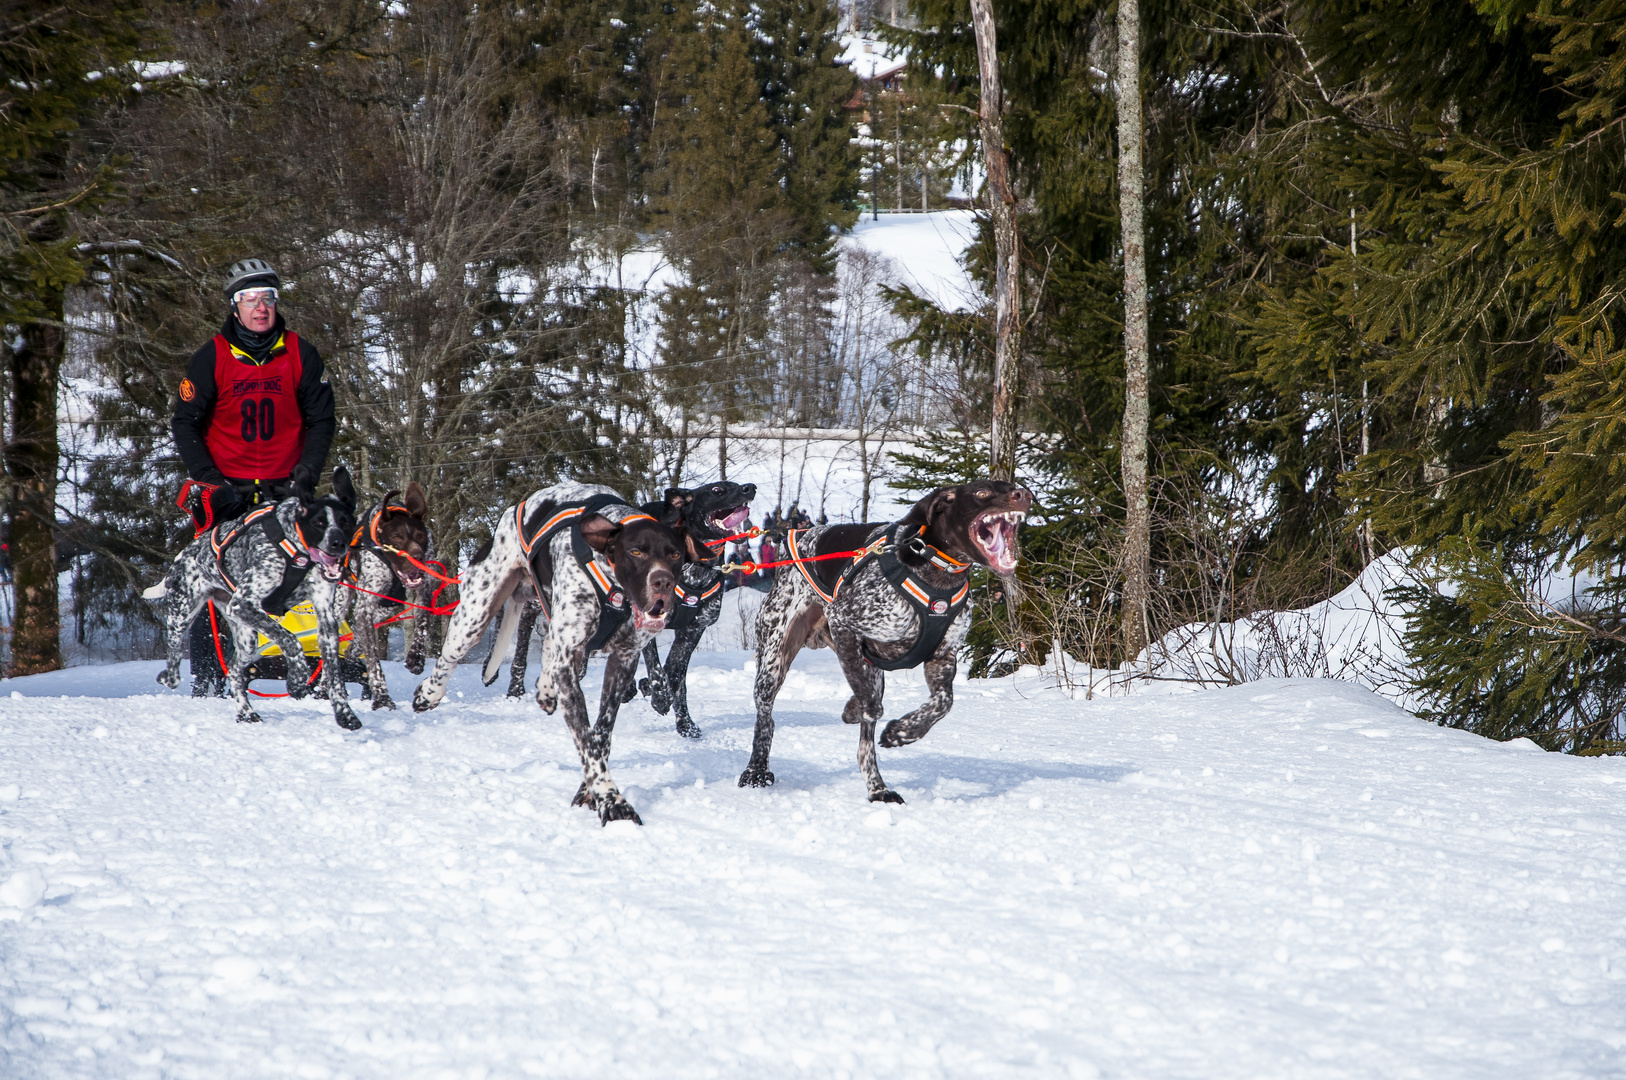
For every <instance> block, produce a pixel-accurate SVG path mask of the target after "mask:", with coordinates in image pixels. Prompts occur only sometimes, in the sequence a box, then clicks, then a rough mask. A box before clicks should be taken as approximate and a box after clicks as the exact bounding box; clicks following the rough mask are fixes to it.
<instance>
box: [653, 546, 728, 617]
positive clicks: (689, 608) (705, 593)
mask: <svg viewBox="0 0 1626 1080" xmlns="http://www.w3.org/2000/svg"><path fill="white" fill-rule="evenodd" d="M689 565H690V566H694V565H696V564H694V563H690V564H689ZM699 565H701V566H703V567H704V568H705V570H706V571H707V573H706V577H705V579H704V580H705V581H706V584H704V585H701V584H696V585H695V586H694V587H693V589H692V590H691V589H685V588H684V587H683V583H682V582H681V581H680V582H678V583H677V585H676V586H674V587H673V590H672V591H673V593H675V594H676V597H677V606H676V607H674V608H673V609H672V615H671V617H670V618H668V619H667V620H666V628H667V629H668V630H682V629H683V628H684V627H687V626H693V625H694V622H695V620H696V619H698V618H699V617H700V607H701V605H703V604H704V603H705V602H706V601H707V600H710V599H711V598H712V597H714V596H716V595H717V594H718V593H720V592H722V591H723V573H722V571H721V570H718V569H717V568H716V567H714V566H712V565H711V564H710V563H701V564H699Z"/></svg>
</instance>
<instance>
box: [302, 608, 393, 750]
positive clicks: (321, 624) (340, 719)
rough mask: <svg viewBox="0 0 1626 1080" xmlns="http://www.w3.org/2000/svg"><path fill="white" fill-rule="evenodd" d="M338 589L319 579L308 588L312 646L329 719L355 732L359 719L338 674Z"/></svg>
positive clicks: (359, 724) (358, 726)
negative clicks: (328, 705) (313, 613)
mask: <svg viewBox="0 0 1626 1080" xmlns="http://www.w3.org/2000/svg"><path fill="white" fill-rule="evenodd" d="M339 589H340V586H338V585H331V584H328V583H327V582H322V583H321V584H319V585H318V586H317V587H316V588H315V589H313V590H312V592H313V593H314V595H313V596H312V597H311V600H312V605H311V606H312V607H314V608H316V648H317V651H318V652H319V653H320V655H321V657H322V685H323V686H324V687H325V688H326V689H327V696H328V701H329V702H331V703H332V705H333V720H334V722H335V723H337V724H338V725H339V726H340V727H342V728H344V729H345V730H346V731H355V730H357V729H358V728H360V727H361V721H360V720H359V719H358V718H357V717H356V713H355V710H353V709H352V708H350V700H349V693H348V692H347V691H346V689H345V685H344V676H343V675H342V674H340V673H339V621H340V611H339V609H340V607H341V606H342V604H343V598H342V597H340V596H338V595H337V593H338V592H339ZM369 663H372V664H377V663H378V661H376V660H371V661H369Z"/></svg>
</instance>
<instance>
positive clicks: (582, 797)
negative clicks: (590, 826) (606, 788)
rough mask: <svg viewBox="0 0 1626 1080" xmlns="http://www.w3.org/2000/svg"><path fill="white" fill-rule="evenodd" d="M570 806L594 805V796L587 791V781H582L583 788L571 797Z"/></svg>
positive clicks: (578, 789)
mask: <svg viewBox="0 0 1626 1080" xmlns="http://www.w3.org/2000/svg"><path fill="white" fill-rule="evenodd" d="M570 805H571V806H592V805H593V796H592V795H591V794H590V793H589V792H588V790H587V781H586V780H583V781H582V786H581V787H579V788H577V789H576V794H575V795H573V796H571V799H570Z"/></svg>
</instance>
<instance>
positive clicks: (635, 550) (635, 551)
mask: <svg viewBox="0 0 1626 1080" xmlns="http://www.w3.org/2000/svg"><path fill="white" fill-rule="evenodd" d="M632 556H633V558H635V559H641V558H643V557H644V553H643V552H642V551H641V550H639V549H638V548H633V549H632Z"/></svg>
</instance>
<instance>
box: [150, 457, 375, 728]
mask: <svg viewBox="0 0 1626 1080" xmlns="http://www.w3.org/2000/svg"><path fill="white" fill-rule="evenodd" d="M355 514H356V491H355V488H354V486H353V485H352V484H351V482H350V473H349V472H348V471H347V470H346V469H345V468H344V467H343V466H340V467H338V468H336V469H334V470H333V494H331V495H326V496H323V497H322V498H320V499H318V498H315V497H314V496H313V495H312V494H311V493H310V492H308V491H300V492H297V493H295V494H294V495H292V496H290V497H289V498H285V499H282V500H281V501H279V502H276V503H267V504H266V505H264V506H261V507H260V508H258V509H256V510H252V511H250V512H249V513H248V514H246V515H245V516H243V517H242V518H239V519H237V520H235V521H228V522H223V523H221V524H219V525H217V526H215V527H214V528H213V529H211V530H210V531H208V532H206V533H204V534H202V535H201V536H199V537H197V538H196V539H194V540H193V541H192V542H191V543H190V544H188V545H187V546H186V548H185V549H183V550H182V551H181V553H180V554H179V555H177V556H176V557H175V560H174V562H172V563H171V564H170V568H169V572H168V573H167V574H166V575H165V576H164V580H163V581H162V582H160V583H159V584H157V585H155V586H153V587H152V588H150V589H148V590H146V591H145V592H144V593H142V595H143V596H145V597H147V598H148V599H149V600H160V599H161V600H163V601H164V622H165V629H166V630H167V643H168V651H169V656H168V663H167V664H166V665H165V668H164V670H163V671H162V672H161V673H160V674H159V676H158V681H159V682H161V683H163V684H164V685H165V686H167V687H169V688H170V689H171V690H173V689H175V687H176V686H178V685H180V670H181V657H182V655H183V654H184V652H185V648H186V639H187V636H188V631H189V628H190V627H191V625H192V620H193V619H194V618H195V617H196V616H197V614H198V612H199V611H201V610H203V605H204V603H205V602H206V601H209V600H213V601H215V603H216V606H217V607H218V608H219V609H220V610H221V611H222V612H223V613H224V615H225V623H226V625H225V626H224V627H222V630H225V631H227V632H229V633H230V634H231V637H232V644H233V646H234V648H235V660H234V662H233V664H232V670H231V672H230V673H229V674H230V680H231V687H232V696H233V698H234V699H235V700H236V702H237V720H238V722H239V723H258V722H259V719H260V717H259V714H258V713H256V712H255V711H254V707H253V706H252V705H251V704H250V703H249V700H248V683H249V676H248V667H249V665H250V664H251V663H253V661H254V658H255V654H256V651H257V650H256V645H257V643H258V641H259V636H258V635H260V634H264V635H265V636H266V637H267V638H268V639H270V641H271V642H272V643H274V644H275V645H276V646H277V647H278V648H279V649H281V650H282V655H283V657H284V658H285V660H286V663H287V684H288V695H289V696H290V697H294V698H302V697H304V696H305V695H306V694H307V693H309V692H310V690H311V687H310V685H309V684H310V681H311V670H310V664H309V662H308V661H307V660H306V659H305V652H304V650H303V648H301V646H300V644H299V639H298V638H296V637H295V636H294V634H293V633H292V632H291V631H290V630H288V629H287V628H286V627H285V626H283V625H282V623H281V622H280V621H279V620H280V618H281V617H282V616H283V615H285V614H287V612H288V609H289V608H291V607H294V606H296V605H298V604H301V603H304V602H305V601H307V600H308V601H310V602H311V605H312V606H313V607H314V608H315V609H316V624H317V629H316V640H317V648H318V651H319V653H320V655H321V659H322V673H321V674H322V689H323V690H324V691H325V692H326V694H327V697H328V700H329V701H331V702H332V704H333V717H334V720H335V721H336V722H337V723H338V725H339V726H340V727H342V728H345V729H347V730H350V731H354V730H356V729H357V728H359V727H361V721H360V720H358V719H357V718H356V714H355V712H354V711H352V710H351V708H350V703H349V702H348V701H347V700H346V698H345V688H344V680H343V678H342V677H341V675H340V673H339V624H340V623H341V622H342V621H343V618H344V609H345V607H346V606H347V605H348V604H349V598H348V596H347V595H341V594H348V592H349V590H347V589H344V588H343V587H342V586H341V585H340V579H341V577H342V576H343V573H344V564H343V559H344V556H345V553H346V551H347V549H348V548H349V545H350V537H351V534H352V533H354V531H355ZM312 570H315V571H316V572H315V573H311V571H312Z"/></svg>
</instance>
